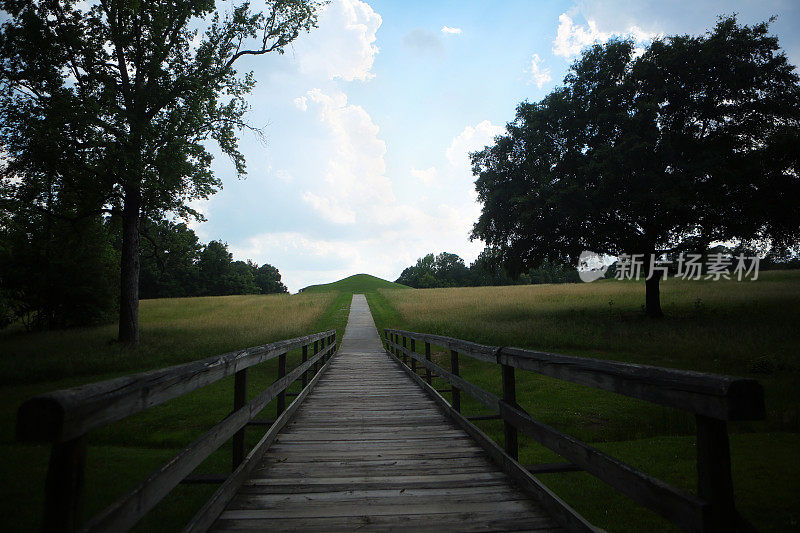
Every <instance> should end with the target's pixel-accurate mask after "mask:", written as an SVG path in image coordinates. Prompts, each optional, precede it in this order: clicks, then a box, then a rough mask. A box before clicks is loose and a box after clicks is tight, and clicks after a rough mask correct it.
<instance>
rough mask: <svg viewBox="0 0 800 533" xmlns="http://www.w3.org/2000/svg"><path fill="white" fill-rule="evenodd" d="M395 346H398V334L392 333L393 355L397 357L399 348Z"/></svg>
mask: <svg viewBox="0 0 800 533" xmlns="http://www.w3.org/2000/svg"><path fill="white" fill-rule="evenodd" d="M395 344H397V333H392V348H391V350H392V354H393V355H394V356H395V357H397V348H395V346H394V345H395Z"/></svg>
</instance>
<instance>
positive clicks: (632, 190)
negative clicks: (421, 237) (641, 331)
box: [472, 17, 800, 317]
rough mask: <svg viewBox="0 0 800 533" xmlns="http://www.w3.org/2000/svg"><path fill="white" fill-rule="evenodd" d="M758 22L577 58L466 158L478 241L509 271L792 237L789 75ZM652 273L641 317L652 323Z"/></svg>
mask: <svg viewBox="0 0 800 533" xmlns="http://www.w3.org/2000/svg"><path fill="white" fill-rule="evenodd" d="M768 26H769V24H768V23H762V24H757V25H755V26H743V25H739V24H738V23H737V21H736V19H735V17H729V18H722V19H720V21H719V22H718V24H717V25H716V27H715V28H714V30H713V31H711V32H709V33H707V34H705V35H702V36H699V37H693V36H685V35H684V36H672V37H668V38H665V39H662V40H656V41H654V42H653V43H652V44H651V45H650V46H648V47H647V49H646V50H645V52H644V53H643V54H642V55H640V56H637V55H636V53H635V51H634V44H633V43H632V42H630V41H620V40H615V41H610V42H608V43H606V44H597V45H595V46H593V47H591V48H589V49H588V50H586V51H585V52H584V53H583V55H582V57H581V58H580V59H579V60H578V61H576V62H575V64H574V65H573V66H572V67H571V70H570V72H569V74H568V75H567V77H566V78H565V80H564V84H565V85H564V86H563V87H560V88H558V89H556V90H555V91H553V92H552V93H550V94H549V95H547V96H546V97H545V98H544V99H543V100H542V101H541V102H538V103H529V102H523V103H521V104H520V105H519V106H518V108H517V114H516V119H515V120H514V122H512V123H509V124H508V125H507V128H506V134H505V135H502V136H500V137H498V138H496V139H495V142H494V144H493V145H491V146H488V147H486V148H485V149H484V150H482V151H479V152H476V153H474V154H472V163H473V173H474V174H475V175H476V176H477V180H476V182H475V186H476V189H477V191H478V196H479V201H480V202H481V203H482V204H483V208H482V213H481V216H480V218H479V219H478V221H477V223H476V224H475V226H474V228H473V231H472V237H473V238H480V239H483V240H484V241H485V242H486V243H487V245H488V246H489V247H490V248H491V249H492V250H493V252H492V253H496V254H499V256H500V257H501V258H502V261H503V263H504V264H505V265H506V266H507V267H508V268H509V269H510V270H511V271H512V272H514V273H517V274H518V273H519V272H521V271H524V270H525V269H527V268H530V267H532V266H538V265H539V264H541V263H542V261H544V260H545V259H549V260H552V261H554V262H556V263H561V264H563V263H570V264H577V258H578V256H579V254H580V252H581V251H583V250H593V251H596V252H604V253H610V254H614V255H620V254H622V253H628V254H643V256H644V257H645V258H647V265H646V268H645V271H648V270H649V266H650V264H651V259H652V258H658V257H659V256H661V255H662V254H666V253H675V252H677V251H680V250H684V249H689V248H694V249H696V248H700V249H706V248H707V247H708V245H709V244H710V243H712V242H724V241H730V240H739V241H742V242H746V243H758V242H768V243H769V244H770V245H771V246H773V247H776V248H782V247H787V246H791V245H793V244H794V243H796V242H797V240H798V238H800V204H799V203H798V202H797V198H798V193H800V180H799V179H798V174H797V172H798V156H799V155H800V152H799V151H798V150H797V146H798V142H799V141H800V88H798V76H797V74H796V73H795V71H794V68H793V67H792V65H790V64H789V63H788V61H787V60H786V56H785V54H784V53H783V52H782V51H780V48H779V46H778V41H777V38H775V37H773V36H770V35H769V34H768ZM660 279H661V276H660V275H653V276H648V279H647V281H646V282H645V286H646V291H645V292H646V298H645V301H646V310H647V314H648V315H650V316H653V317H658V316H661V315H662V311H661V304H660V297H659V281H660Z"/></svg>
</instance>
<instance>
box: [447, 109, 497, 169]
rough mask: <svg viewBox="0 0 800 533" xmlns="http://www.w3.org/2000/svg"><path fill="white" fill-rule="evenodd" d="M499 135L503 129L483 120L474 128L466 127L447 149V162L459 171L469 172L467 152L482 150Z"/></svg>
mask: <svg viewBox="0 0 800 533" xmlns="http://www.w3.org/2000/svg"><path fill="white" fill-rule="evenodd" d="M501 133H503V128H502V127H501V126H495V125H494V124H492V123H491V122H489V121H488V120H484V121H483V122H480V123H478V124H477V125H475V126H474V127H473V126H467V127H466V128H464V130H463V131H462V132H461V133H459V134H458V135H457V136H456V138H454V139H453V141H452V142H451V143H450V146H449V147H448V148H447V152H446V155H447V160H448V161H450V164H451V165H453V166H454V167H456V168H458V169H459V170H462V171H464V170H466V171H467V172H470V162H469V152H474V151H476V150H480V149H482V148H483V147H484V146H486V145H487V144H490V143H491V142H492V140H493V139H494V137H495V136H496V135H500V134H501Z"/></svg>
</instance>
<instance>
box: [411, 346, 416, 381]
mask: <svg viewBox="0 0 800 533" xmlns="http://www.w3.org/2000/svg"><path fill="white" fill-rule="evenodd" d="M416 351H417V348H416V342H414V339H411V353H415V352H416ZM411 371H412V372H414V373H415V374H416V373H417V360H416V359H414V358H413V357H411Z"/></svg>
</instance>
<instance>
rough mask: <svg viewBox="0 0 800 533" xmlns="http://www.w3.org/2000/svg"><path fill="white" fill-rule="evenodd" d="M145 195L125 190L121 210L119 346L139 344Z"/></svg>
mask: <svg viewBox="0 0 800 533" xmlns="http://www.w3.org/2000/svg"><path fill="white" fill-rule="evenodd" d="M141 204H142V192H141V190H140V189H139V187H138V186H136V187H131V188H126V189H125V200H124V205H123V207H122V262H121V268H120V286H119V290H120V294H119V337H118V340H119V342H122V343H125V344H138V343H139V211H140V208H141Z"/></svg>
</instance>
